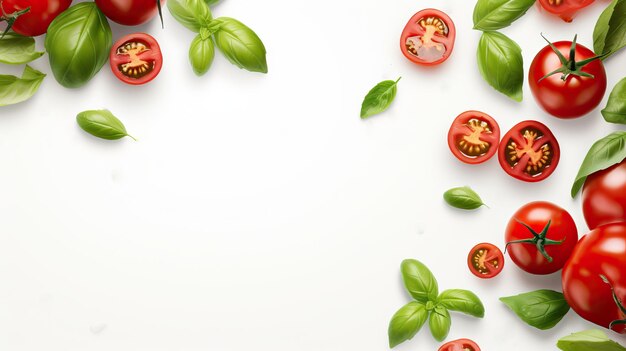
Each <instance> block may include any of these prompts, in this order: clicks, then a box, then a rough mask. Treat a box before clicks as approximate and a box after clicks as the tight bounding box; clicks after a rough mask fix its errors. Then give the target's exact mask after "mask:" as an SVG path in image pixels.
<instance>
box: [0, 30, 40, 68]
mask: <svg viewBox="0 0 626 351" xmlns="http://www.w3.org/2000/svg"><path fill="white" fill-rule="evenodd" d="M43 54H44V52H43V51H36V50H35V39H34V38H32V37H25V36H22V35H19V34H16V33H7V34H6V35H5V36H4V38H2V39H0V63H6V64H9V65H21V64H24V63H28V62H31V61H34V60H36V59H38V58H40V57H41V56H42V55H43Z"/></svg>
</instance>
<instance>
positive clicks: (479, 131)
mask: <svg viewBox="0 0 626 351" xmlns="http://www.w3.org/2000/svg"><path fill="white" fill-rule="evenodd" d="M499 142H500V126H498V122H496V120H495V119H493V118H492V117H491V116H489V115H488V114H486V113H483V112H480V111H465V112H463V113H461V114H460V115H459V116H458V117H457V118H456V119H455V120H454V122H452V126H450V131H449V132H448V146H449V147H450V151H452V153H453V154H454V156H456V158H458V159H459V160H461V161H463V162H465V163H469V164H477V163H483V162H485V161H487V160H488V159H490V158H491V157H492V156H493V155H495V153H496V152H497V151H498V143H499Z"/></svg>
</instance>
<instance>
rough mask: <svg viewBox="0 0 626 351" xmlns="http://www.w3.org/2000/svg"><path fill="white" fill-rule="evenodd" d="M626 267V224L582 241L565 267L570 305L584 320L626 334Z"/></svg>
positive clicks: (600, 229)
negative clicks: (625, 303)
mask: <svg viewBox="0 0 626 351" xmlns="http://www.w3.org/2000/svg"><path fill="white" fill-rule="evenodd" d="M625 267H626V223H612V224H606V225H603V226H600V227H598V228H596V229H594V230H592V231H591V232H590V233H589V234H587V235H585V236H584V237H583V238H582V239H581V240H580V242H579V243H578V245H577V246H576V248H575V249H574V252H573V253H572V257H571V258H570V259H569V261H567V263H566V264H565V267H564V268H563V275H562V283H563V293H564V294H565V299H566V300H567V303H568V304H569V305H570V306H572V309H573V310H574V311H576V313H578V314H579V315H580V316H581V317H583V318H584V319H586V320H588V321H590V322H593V323H595V324H597V325H600V326H602V327H605V328H609V327H612V328H609V329H612V330H614V331H616V332H618V333H626V321H625V319H626V309H624V308H623V306H624V304H623V303H624V302H626V268H625ZM605 278H606V282H605V281H604V279H605ZM613 292H614V293H615V294H613ZM620 321H621V322H620Z"/></svg>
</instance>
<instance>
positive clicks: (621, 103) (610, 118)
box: [602, 78, 626, 124]
mask: <svg viewBox="0 0 626 351" xmlns="http://www.w3.org/2000/svg"><path fill="white" fill-rule="evenodd" d="M602 116H603V117H604V120H605V121H607V122H609V123H620V124H626V78H624V79H622V80H620V81H619V82H618V83H617V84H616V85H615V87H614V88H613V90H612V91H611V95H609V101H608V102H607V104H606V107H605V108H604V109H603V110H602Z"/></svg>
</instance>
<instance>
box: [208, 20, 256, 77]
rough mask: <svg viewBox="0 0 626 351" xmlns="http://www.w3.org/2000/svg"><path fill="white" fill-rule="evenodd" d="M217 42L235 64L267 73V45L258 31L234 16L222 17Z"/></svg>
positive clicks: (216, 34)
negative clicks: (258, 34)
mask: <svg viewBox="0 0 626 351" xmlns="http://www.w3.org/2000/svg"><path fill="white" fill-rule="evenodd" d="M215 21H216V22H218V23H219V24H220V27H219V30H218V31H217V32H216V33H215V44H216V45H217V47H218V48H219V49H220V51H221V52H222V53H223V54H224V56H226V58H227V59H228V60H229V61H230V62H231V63H232V64H234V65H235V66H237V67H239V68H243V69H247V70H248V71H252V72H261V73H267V59H266V51H265V46H264V45H263V42H262V41H261V39H260V38H259V37H258V36H257V35H256V33H255V32H254V31H253V30H252V29H250V28H248V27H246V25H245V24H243V23H241V22H239V21H237V20H236V19H234V18H229V17H220V18H217V19H216V20H215Z"/></svg>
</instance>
